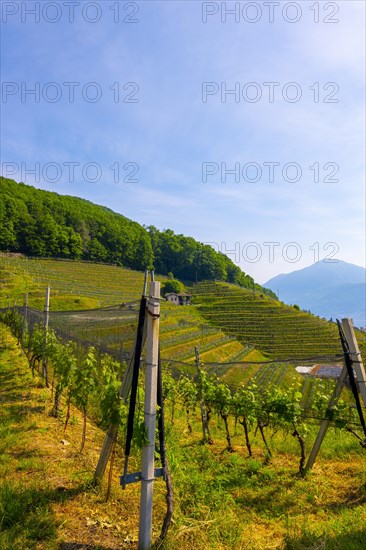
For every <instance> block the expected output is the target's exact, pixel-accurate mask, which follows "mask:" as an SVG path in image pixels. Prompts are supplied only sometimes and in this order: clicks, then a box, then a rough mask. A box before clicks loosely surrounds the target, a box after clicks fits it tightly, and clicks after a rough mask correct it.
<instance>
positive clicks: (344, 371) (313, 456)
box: [304, 365, 348, 474]
mask: <svg viewBox="0 0 366 550" xmlns="http://www.w3.org/2000/svg"><path fill="white" fill-rule="evenodd" d="M347 375H348V371H347V367H346V365H344V366H343V369H342V371H341V374H340V376H339V378H338V381H337V385H336V387H335V389H334V392H333V395H332V397H331V398H330V401H329V405H328V408H327V412H328V411H330V410H332V409H333V407H334V406H335V405H336V404H337V402H338V399H339V396H340V395H341V392H342V389H343V385H344V382H345V380H346V378H347ZM329 424H330V420H326V419H324V420H323V421H322V423H321V425H320V429H319V432H318V435H317V436H316V440H315V443H314V446H313V448H312V450H311V453H310V455H309V458H308V462H307V464H306V466H305V470H304V473H305V474H307V472H308V471H309V470H311V468H312V467H313V466H314V462H315V460H316V457H317V456H318V453H319V450H320V447H321V444H322V443H323V439H324V437H325V434H326V433H327V430H328V427H329Z"/></svg>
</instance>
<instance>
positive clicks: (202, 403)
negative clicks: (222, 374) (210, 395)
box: [194, 346, 208, 441]
mask: <svg viewBox="0 0 366 550" xmlns="http://www.w3.org/2000/svg"><path fill="white" fill-rule="evenodd" d="M194 353H195V356H196V368H197V376H198V378H199V379H200V377H201V362H200V353H199V351H198V347H197V346H194ZM199 388H200V391H199V400H200V406H201V422H202V437H203V441H206V439H208V433H206V432H207V415H206V407H205V400H204V396H203V391H202V387H200V386H199Z"/></svg>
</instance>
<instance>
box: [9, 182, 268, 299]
mask: <svg viewBox="0 0 366 550" xmlns="http://www.w3.org/2000/svg"><path fill="white" fill-rule="evenodd" d="M0 251H5V252H13V253H14V252H15V253H23V254H26V255H27V256H34V257H42V258H64V259H71V260H87V261H93V262H104V263H111V264H115V265H118V266H124V267H129V268H132V269H138V270H144V269H146V268H155V270H156V271H157V272H159V273H162V274H163V275H168V274H170V273H174V275H175V276H176V277H177V278H178V279H181V280H184V281H200V280H205V279H208V280H222V281H228V282H230V283H236V284H239V285H240V286H243V287H247V288H252V287H253V286H255V287H256V288H258V289H262V287H260V286H259V285H255V283H254V281H253V279H252V278H251V277H250V276H248V275H246V274H245V273H243V272H242V271H241V269H240V268H239V267H238V266H237V265H235V264H234V263H233V262H232V261H231V260H230V259H229V258H228V257H227V256H225V255H224V254H221V253H219V252H216V251H214V250H213V248H212V247H211V246H208V245H204V244H202V243H199V242H198V241H196V240H195V239H193V238H192V237H186V236H184V235H175V234H174V232H173V231H172V230H170V229H166V230H164V231H159V230H158V229H156V228H155V227H153V226H149V227H147V228H146V227H143V226H141V225H140V224H138V223H136V222H134V221H132V220H130V219H128V218H126V217H125V216H122V215H121V214H116V213H115V212H112V210H109V209H108V208H105V207H103V206H97V205H95V204H93V203H91V202H89V201H87V200H84V199H80V198H76V197H69V196H61V195H58V194H57V193H52V192H49V191H43V190H40V189H36V188H34V187H31V186H29V185H25V184H23V183H16V182H15V181H13V180H10V179H5V178H3V177H0ZM262 292H265V293H269V294H271V295H273V293H272V291H270V290H266V289H262Z"/></svg>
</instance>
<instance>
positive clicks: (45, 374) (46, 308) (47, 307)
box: [42, 286, 51, 388]
mask: <svg viewBox="0 0 366 550" xmlns="http://www.w3.org/2000/svg"><path fill="white" fill-rule="evenodd" d="M50 292H51V288H50V287H49V286H48V287H47V289H46V301H45V305H44V351H43V357H42V374H43V378H44V379H45V381H46V386H47V388H48V387H49V383H48V368H47V358H46V346H47V332H48V324H49V319H50Z"/></svg>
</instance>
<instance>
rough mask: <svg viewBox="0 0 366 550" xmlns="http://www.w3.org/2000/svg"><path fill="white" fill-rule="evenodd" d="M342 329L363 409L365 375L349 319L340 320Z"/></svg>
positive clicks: (365, 390) (365, 394)
mask: <svg viewBox="0 0 366 550" xmlns="http://www.w3.org/2000/svg"><path fill="white" fill-rule="evenodd" d="M342 329H343V332H344V335H345V337H346V340H347V343H348V348H349V351H350V358H351V361H352V365H353V368H354V371H355V374H356V380H357V382H358V386H359V390H360V394H361V397H362V400H363V404H364V407H366V374H365V368H364V366H363V363H362V358H361V353H360V350H359V347H358V343H357V340H356V336H355V332H354V330H353V326H352V321H351V320H350V319H342Z"/></svg>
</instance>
